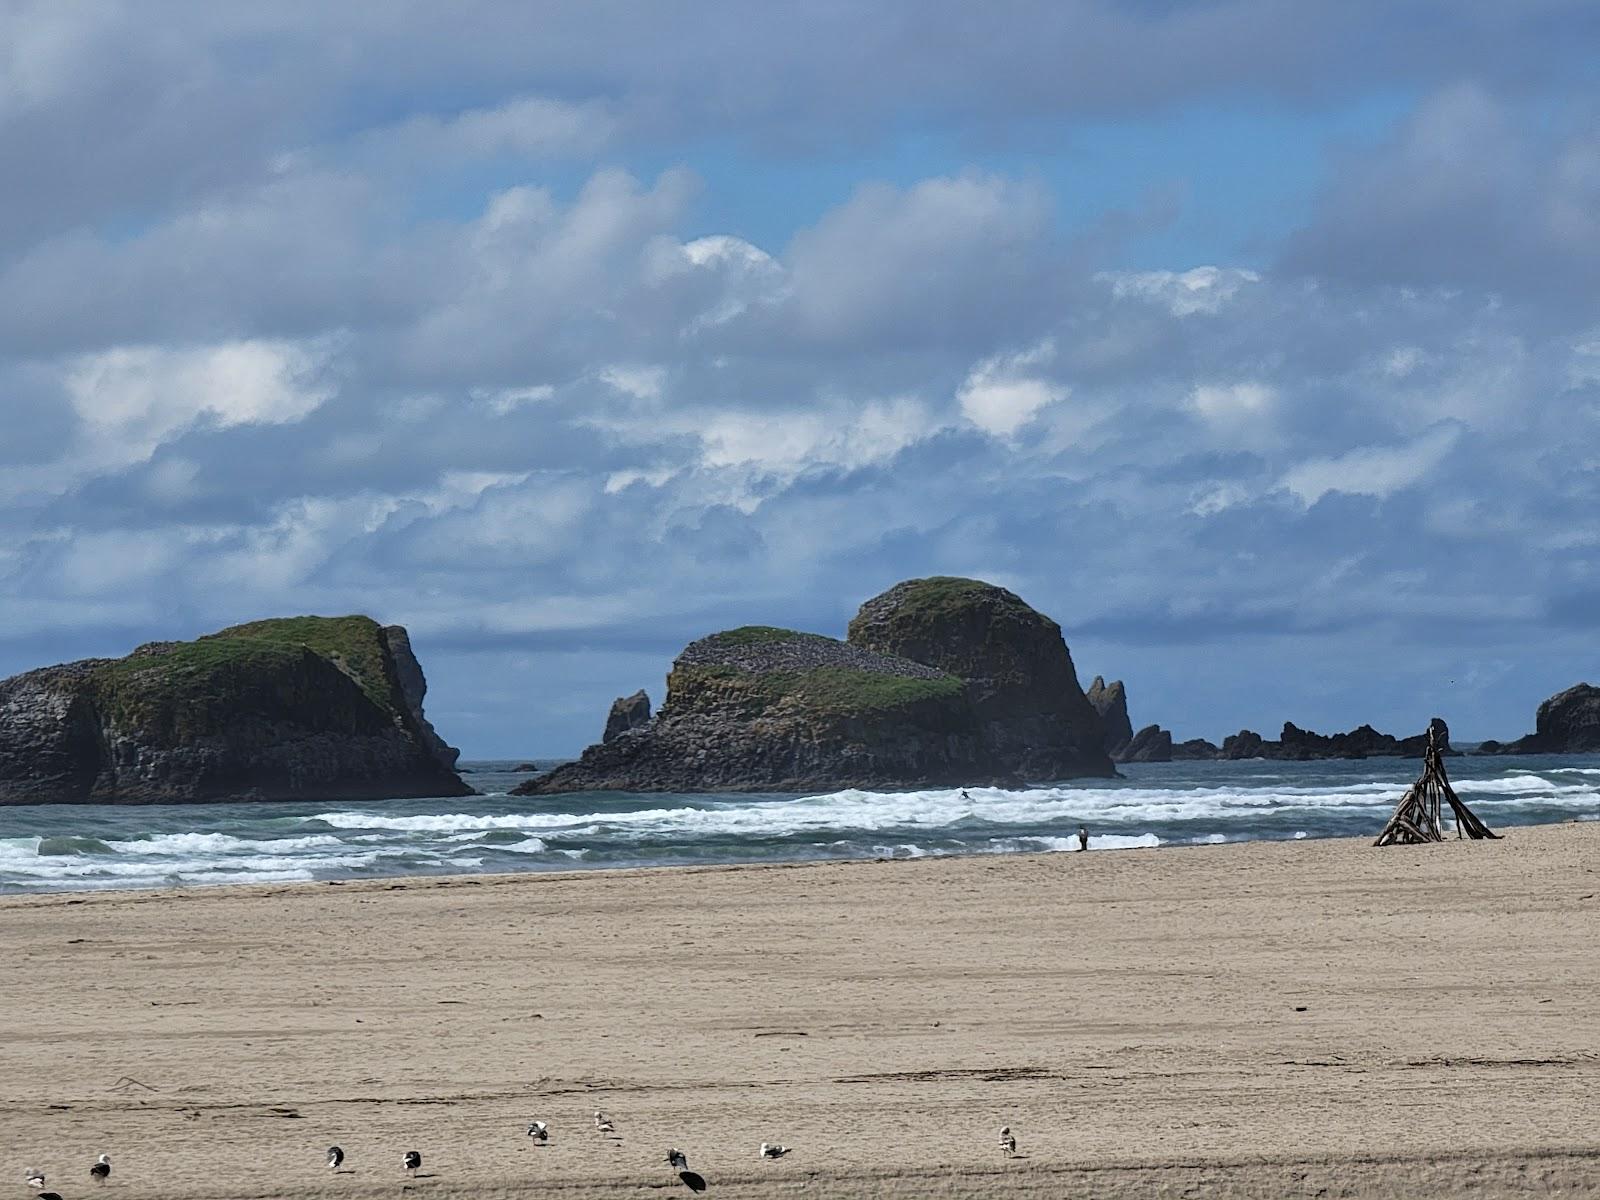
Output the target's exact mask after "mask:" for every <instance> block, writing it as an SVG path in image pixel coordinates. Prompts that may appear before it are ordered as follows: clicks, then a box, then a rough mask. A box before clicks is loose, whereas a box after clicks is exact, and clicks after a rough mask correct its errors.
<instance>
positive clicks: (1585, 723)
mask: <svg viewBox="0 0 1600 1200" xmlns="http://www.w3.org/2000/svg"><path fill="white" fill-rule="evenodd" d="M1595 752H1600V688H1597V687H1591V686H1590V685H1589V684H1587V683H1579V684H1574V685H1573V686H1572V687H1569V688H1568V689H1567V690H1566V691H1564V692H1557V693H1556V694H1555V695H1554V696H1551V697H1550V699H1548V700H1546V701H1545V702H1544V703H1543V704H1541V705H1539V712H1538V714H1537V715H1536V716H1535V717H1534V727H1533V732H1532V733H1530V734H1528V735H1527V736H1526V737H1521V738H1518V739H1517V740H1516V741H1514V742H1484V743H1483V744H1482V745H1481V746H1479V747H1478V753H1479V754H1592V753H1595Z"/></svg>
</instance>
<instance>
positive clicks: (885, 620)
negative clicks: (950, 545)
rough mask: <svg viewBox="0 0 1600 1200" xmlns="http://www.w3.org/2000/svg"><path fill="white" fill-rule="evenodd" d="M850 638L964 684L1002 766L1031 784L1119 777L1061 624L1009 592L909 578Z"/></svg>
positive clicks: (865, 609)
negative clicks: (936, 669) (1092, 777)
mask: <svg viewBox="0 0 1600 1200" xmlns="http://www.w3.org/2000/svg"><path fill="white" fill-rule="evenodd" d="M849 639H850V641H851V643H852V644H854V645H857V646H861V647H864V648H865V649H868V650H874V651H877V652H878V653H880V654H892V655H896V656H898V657H900V658H904V659H910V660H911V661H912V662H919V663H926V664H928V665H929V666H931V667H937V668H938V669H939V670H941V671H945V672H947V673H949V674H951V675H954V676H956V677H957V678H960V679H963V680H965V681H966V684H967V698H968V700H969V702H970V703H971V705H972V708H973V711H974V712H975V714H976V715H977V719H978V722H979V725H980V726H981V729H982V736H983V741H984V745H985V747H986V748H987V750H988V752H989V753H990V755H991V756H992V758H993V760H994V762H995V764H996V766H997V767H999V768H1001V769H1003V770H1006V771H1009V772H1012V773H1015V774H1017V775H1020V776H1022V777H1023V778H1025V779H1029V780H1053V779H1067V778H1072V777H1075V776H1081V775H1098V776H1107V777H1109V776H1110V775H1112V774H1114V768H1113V767H1112V765H1111V759H1110V757H1109V756H1108V755H1107V754H1106V752H1105V747H1104V745H1103V744H1102V739H1103V735H1102V727H1101V722H1100V718H1099V716H1098V714H1096V712H1095V710H1094V708H1093V707H1092V706H1091V705H1090V704H1089V701H1088V699H1087V698H1086V697H1085V696H1084V694H1083V688H1082V686H1081V685H1080V684H1079V683H1078V673H1077V669H1076V668H1075V667H1074V666H1073V664H1072V655H1071V653H1070V652H1069V651H1068V649H1067V644H1066V642H1065V641H1064V640H1063V638H1062V636H1061V626H1059V625H1057V624H1056V623H1055V622H1054V621H1052V620H1051V619H1050V618H1049V617H1047V616H1045V615H1044V614H1042V613H1040V612H1038V611H1036V610H1035V609H1033V608H1031V607H1029V606H1028V605H1027V604H1025V603H1024V602H1023V601H1022V600H1021V598H1020V597H1018V596H1017V595H1016V594H1014V593H1012V592H1009V591H1007V590H1006V589H1005V588H1001V587H996V586H994V585H993V584H990V583H983V582H981V581H980V580H976V579H957V578H951V577H948V576H936V577H934V578H931V579H911V580H907V581H906V582H904V583H899V584H896V585H895V586H894V587H892V588H890V589H889V590H888V591H886V592H884V593H883V594H882V595H880V596H875V597H874V598H873V599H871V600H868V601H867V602H866V603H865V604H863V605H862V606H861V610H860V611H859V612H858V613H857V614H856V616H855V619H854V620H852V621H851V622H850V630H849Z"/></svg>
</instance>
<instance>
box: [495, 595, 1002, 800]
mask: <svg viewBox="0 0 1600 1200" xmlns="http://www.w3.org/2000/svg"><path fill="white" fill-rule="evenodd" d="M985 781H993V782H1009V780H1004V779H1002V777H1001V774H1000V773H999V772H998V771H997V770H996V769H995V767H994V765H993V763H992V761H991V759H990V758H989V756H988V755H987V753H986V752H985V748H984V745H983V742H982V738H981V737H980V736H979V730H978V726H977V723H976V721H975V720H974V718H973V713H972V710H971V707H970V705H969V704H968V702H967V698H966V692H965V686H964V684H963V683H962V681H961V680H959V679H956V678H954V677H952V676H949V675H946V674H945V673H944V672H942V671H939V670H936V669H934V668H932V667H928V666H925V665H923V664H921V663H914V662H909V661H907V660H905V659H899V658H895V657H893V656H890V655H884V654H876V653H873V652H872V651H870V650H864V649H862V648H860V647H858V646H852V645H850V644H849V643H848V642H840V641H836V640H834V639H833V638H826V637H821V636H819V635H817V634H812V633H796V632H794V631H793V630H787V629H773V628H770V627H767V626H746V627H744V628H741V629H733V630H729V631H727V632H725V633H719V634H714V635H712V636H711V637H707V638H702V639H700V640H699V641H697V642H693V643H691V644H690V645H689V646H688V647H686V648H685V649H684V651H683V653H682V654H680V655H679V656H678V658H677V660H676V661H675V662H674V663H673V664H672V673H671V674H670V675H668V676H667V698H666V701H665V703H664V704H662V706H661V710H660V712H658V713H657V714H656V716H655V719H654V720H653V721H651V722H649V723H648V724H645V725H642V726H637V727H635V728H632V729H629V730H627V731H625V732H623V733H619V734H617V735H616V736H615V737H613V738H612V739H611V740H610V741H608V742H601V743H599V744H597V745H594V746H590V747H589V748H588V749H587V750H585V751H584V752H583V756H582V757H581V758H579V759H578V760H577V761H576V762H572V763H566V764H564V765H562V766H559V767H557V768H556V769H555V770H553V771H551V772H550V773H549V774H548V775H543V776H540V777H539V778H537V779H530V780H528V781H527V782H525V783H522V784H519V785H518V786H517V788H516V789H515V792H516V793H517V794H521V795H529V794H547V793H553V792H570V791H580V790H583V791H588V790H594V791H630V792H694V791H712V792H724V791H727V792H733V791H775V792H792V791H818V790H835V789H838V788H844V787H877V788H882V787H913V786H922V785H933V786H939V785H953V784H959V783H981V782H985Z"/></svg>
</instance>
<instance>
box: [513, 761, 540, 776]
mask: <svg viewBox="0 0 1600 1200" xmlns="http://www.w3.org/2000/svg"><path fill="white" fill-rule="evenodd" d="M537 770H539V764H538V763H531V762H524V763H518V764H517V765H516V766H514V767H512V768H511V773H512V774H513V775H532V774H533V773H534V772H535V771H537Z"/></svg>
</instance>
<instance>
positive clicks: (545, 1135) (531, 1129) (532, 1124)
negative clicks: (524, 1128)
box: [528, 1121, 550, 1146]
mask: <svg viewBox="0 0 1600 1200" xmlns="http://www.w3.org/2000/svg"><path fill="white" fill-rule="evenodd" d="M528 1136H529V1137H531V1138H532V1139H533V1140H534V1142H535V1143H537V1144H538V1145H540V1146H543V1145H544V1144H545V1143H547V1142H548V1141H549V1140H550V1126H548V1125H546V1124H545V1123H544V1122H543V1121H529V1122H528Z"/></svg>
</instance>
